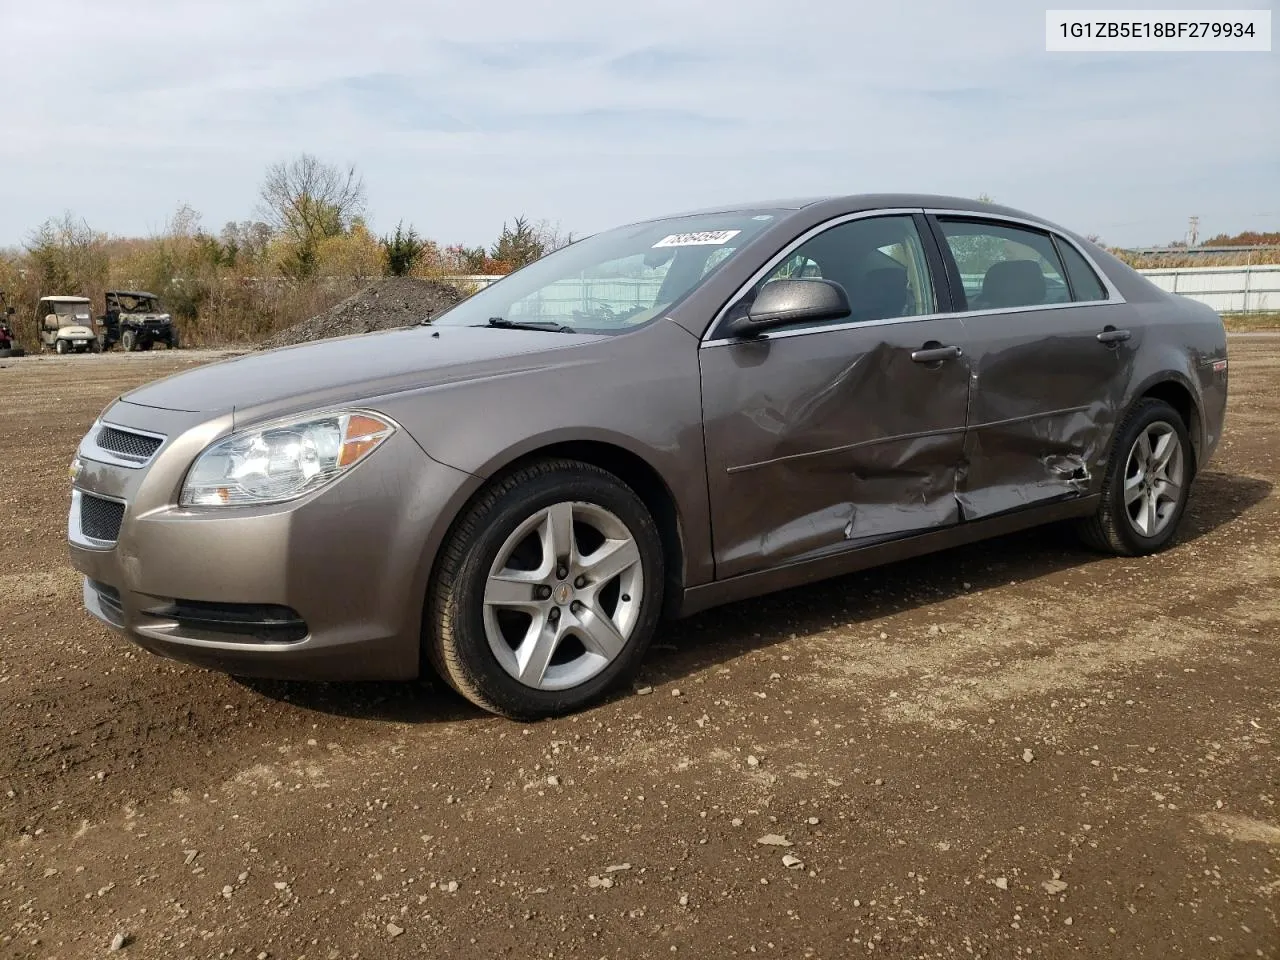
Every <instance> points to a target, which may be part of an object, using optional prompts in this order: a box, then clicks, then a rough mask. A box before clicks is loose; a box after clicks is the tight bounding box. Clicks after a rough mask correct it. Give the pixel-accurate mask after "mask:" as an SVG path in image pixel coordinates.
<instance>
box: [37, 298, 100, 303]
mask: <svg viewBox="0 0 1280 960" xmlns="http://www.w3.org/2000/svg"><path fill="white" fill-rule="evenodd" d="M46 300H47V301H48V302H50V303H93V301H92V300H90V299H89V298H88V297H41V298H40V301H41V302H42V303H43V302H44V301H46Z"/></svg>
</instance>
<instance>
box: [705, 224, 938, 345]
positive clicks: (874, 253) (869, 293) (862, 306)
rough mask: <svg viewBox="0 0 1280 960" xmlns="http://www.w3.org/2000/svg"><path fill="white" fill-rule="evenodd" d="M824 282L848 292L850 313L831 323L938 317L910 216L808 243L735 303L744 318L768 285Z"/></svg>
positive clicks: (828, 233)
mask: <svg viewBox="0 0 1280 960" xmlns="http://www.w3.org/2000/svg"><path fill="white" fill-rule="evenodd" d="M808 278H821V279H824V280H831V281H834V282H835V283H838V284H840V286H841V287H843V288H844V291H845V294H846V295H847V296H848V297H849V306H850V308H851V310H852V312H851V313H850V315H849V316H848V317H844V318H841V319H839V320H833V321H831V322H832V323H866V322H869V321H872V320H885V319H890V318H893V317H913V316H921V315H924V314H929V313H934V312H936V310H937V299H936V297H935V294H934V287H933V278H932V276H931V274H930V271H929V262H928V259H927V258H926V256H925V252H924V245H923V244H922V243H921V241H920V234H919V232H918V231H917V229H916V224H915V220H914V219H913V218H912V217H910V216H888V217H865V218H860V219H857V220H850V221H848V222H846V223H841V224H838V225H836V226H834V227H831V228H830V229H829V230H825V231H823V232H822V233H820V234H818V235H817V236H815V237H812V238H811V239H809V240H807V241H805V242H804V243H803V244H801V245H800V246H799V247H797V248H796V249H795V250H794V251H792V252H791V254H790V255H788V256H787V257H785V258H784V259H783V260H782V261H781V262H780V263H778V264H777V265H776V266H775V267H774V268H773V269H772V270H770V271H769V273H768V274H767V275H766V276H765V277H764V279H763V280H761V281H760V282H759V283H758V284H756V286H755V287H754V288H752V290H751V291H750V292H749V293H747V294H746V295H745V296H744V297H743V298H742V299H741V300H739V301H738V302H737V303H736V304H734V307H733V309H732V310H731V311H730V316H736V315H739V314H741V313H746V312H747V311H748V310H749V309H750V307H751V303H752V302H754V300H755V297H756V295H757V294H758V293H759V292H760V290H761V289H762V288H763V287H764V285H765V284H767V283H771V282H772V281H774V280H784V279H790V280H798V279H808Z"/></svg>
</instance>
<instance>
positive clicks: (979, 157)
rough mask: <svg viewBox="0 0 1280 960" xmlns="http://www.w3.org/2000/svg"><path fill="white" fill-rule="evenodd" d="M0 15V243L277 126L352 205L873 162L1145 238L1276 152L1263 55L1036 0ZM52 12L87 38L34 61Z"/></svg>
mask: <svg viewBox="0 0 1280 960" xmlns="http://www.w3.org/2000/svg"><path fill="white" fill-rule="evenodd" d="M1208 2H1211V0H1201V6H1204V5H1206V3H1208ZM1220 5H1222V6H1224V7H1225V6H1227V5H1229V4H1220ZM5 18H6V24H5V26H6V31H5V32H6V57H7V60H6V69H5V76H4V80H3V83H4V85H5V86H4V96H3V98H0V100H2V101H3V102H2V104H0V120H2V122H3V123H4V131H3V135H0V168H3V173H4V175H3V176H2V177H0V245H4V244H7V243H13V242H15V241H19V240H21V239H22V238H23V237H24V236H25V235H26V234H27V233H28V232H29V231H30V229H31V228H32V227H34V226H35V225H36V224H38V223H39V222H40V221H41V220H43V219H44V218H46V217H48V216H50V215H53V214H57V213H59V212H61V211H62V210H64V209H67V208H71V209H73V210H75V211H76V212H77V213H79V214H81V215H83V216H85V217H86V218H87V219H88V220H89V221H90V223H92V224H93V225H94V226H96V227H98V228H99V229H105V230H109V231H112V232H116V233H133V232H140V231H145V230H146V229H148V227H149V226H150V225H154V224H159V223H163V222H164V220H165V218H166V217H167V216H168V215H169V214H170V213H171V212H172V210H173V208H174V207H175V206H176V205H177V204H178V203H183V202H185V203H190V204H191V205H193V206H194V207H196V208H197V209H199V210H201V211H202V212H203V213H204V215H205V222H206V223H207V224H209V225H211V226H213V227H215V228H216V227H217V226H218V225H220V224H221V223H222V222H224V221H226V220H231V219H242V218H243V217H245V216H248V215H249V214H250V213H251V212H252V209H253V207H254V204H255V198H256V194H257V188H258V184H259V181H260V178H261V176H262V173H263V171H264V170H265V168H266V166H267V165H268V164H270V163H272V162H274V161H277V160H280V159H287V158H289V157H291V156H294V155H296V154H298V153H301V152H303V151H307V152H311V153H315V154H317V155H319V156H321V157H324V158H327V159H331V160H333V161H336V162H342V163H347V162H350V163H354V164H356V165H357V166H358V167H359V168H360V170H361V171H362V172H363V174H364V176H365V180H366V182H367V184H368V187H369V193H370V215H371V218H372V221H373V224H374V226H375V228H378V229H387V228H389V227H390V226H393V225H394V224H395V223H396V222H397V221H399V220H401V219H402V218H403V219H404V221H405V222H407V223H410V222H411V223H413V224H415V226H417V227H418V229H419V230H421V231H423V232H424V233H426V234H428V235H430V236H433V237H437V238H439V239H441V240H445V241H452V240H461V241H465V242H470V243H474V242H481V241H486V240H489V239H491V238H492V237H493V235H495V234H496V233H497V231H498V229H499V227H500V226H501V223H502V221H503V220H504V219H510V217H512V216H514V215H515V214H517V213H525V214H528V215H530V216H533V217H536V218H541V217H548V218H550V219H553V220H559V221H560V222H561V224H562V225H563V227H564V228H565V229H572V230H574V231H575V232H583V231H591V230H596V229H600V228H602V227H606V226H609V225H610V224H612V223H615V222H618V221H622V220H628V219H636V218H642V217H648V216H652V215H655V214H659V213H662V212H664V211H668V210H674V209H686V208H696V207H705V206H709V205H713V204H717V203H723V202H734V201H739V200H742V199H752V198H768V197H770V196H785V195H796V194H800V195H808V194H820V193H854V192H864V191H881V190H886V191H887V190H919V191H922V192H925V191H928V192H939V193H958V194H961V195H968V196H974V195H976V194H978V193H980V192H986V193H989V194H991V195H993V196H995V197H996V198H997V199H998V200H999V201H1001V202H1004V203H1008V204H1011V205H1014V206H1021V207H1024V208H1026V209H1029V210H1032V211H1035V212H1036V213H1040V214H1043V215H1045V216H1048V217H1051V218H1054V219H1057V220H1059V221H1061V222H1063V223H1066V224H1067V225H1069V226H1072V227H1074V228H1076V229H1079V230H1081V231H1082V232H1099V233H1101V234H1102V235H1103V236H1104V237H1106V238H1107V239H1108V240H1112V241H1115V242H1157V241H1162V240H1167V239H1169V238H1170V237H1173V236H1178V235H1180V234H1181V233H1182V231H1183V229H1184V226H1185V220H1186V217H1187V215H1189V214H1192V213H1195V214H1198V215H1200V216H1201V232H1202V233H1205V232H1209V233H1214V232H1218V231H1219V230H1229V231H1234V230H1239V229H1246V228H1255V229H1256V228H1258V227H1259V226H1261V225H1262V224H1260V223H1259V221H1258V218H1257V217H1253V216H1251V214H1254V213H1260V212H1263V211H1266V210H1273V209H1274V208H1275V202H1274V199H1273V198H1274V197H1275V187H1276V184H1277V183H1278V182H1280V176H1278V175H1280V169H1278V167H1277V163H1276V159H1275V158H1276V157H1277V156H1280V125H1277V124H1275V123H1273V122H1267V121H1266V120H1265V116H1264V114H1263V113H1260V112H1259V106H1260V101H1259V100H1258V98H1257V97H1256V96H1239V95H1234V94H1232V93H1231V91H1253V92H1256V93H1258V94H1259V95H1260V94H1261V92H1262V91H1269V90H1275V89H1278V88H1280V61H1278V60H1277V58H1276V57H1275V56H1274V55H1267V54H1256V55H1233V54H1213V55H1180V56H1172V55H1163V54H1134V55H1126V56H1117V55H1114V54H1099V55H1090V56H1085V55H1068V54H1047V53H1045V51H1044V49H1043V48H1044V14H1043V9H1042V8H1037V7H1033V6H1028V5H1027V4H1025V3H1022V2H1014V0H985V2H981V3H979V2H978V0H970V2H955V0H903V2H900V3H896V4H891V5H889V4H886V5H880V6H874V7H866V6H865V5H857V4H836V3H832V2H830V0H793V2H792V3H790V4H788V5H786V6H785V7H778V6H777V5H776V3H773V2H771V0H769V2H766V0H737V2H732V0H705V2H700V3H696V4H690V3H688V2H687V0H649V2H647V3H645V4H643V5H607V4H598V3H588V2H586V0H561V2H560V3H558V4H557V5H556V7H555V12H554V15H551V14H548V13H547V10H546V8H545V7H543V6H541V5H531V4H519V3H516V2H515V0H493V2H492V3H490V4H489V5H488V6H486V7H485V8H484V13H483V15H482V16H481V15H477V14H476V12H475V10H474V9H473V8H464V7H462V6H457V7H454V6H449V5H424V4H422V3H420V2H419V0H383V2H382V3H380V4H378V5H377V6H376V7H374V8H367V9H366V8H363V7H358V6H357V5H354V4H352V3H350V2H347V0H273V2H271V3H261V2H260V0H253V2H250V0H222V2H220V3H218V4H201V5H198V6H197V5H194V4H180V3H172V2H169V0H115V2H113V3H111V4H101V3H100V2H97V0H49V2H46V3H41V4H23V5H16V4H10V5H9V6H8V7H7V8H6V13H5ZM68 23H75V24H76V25H77V30H78V32H79V33H80V34H81V35H83V36H87V37H92V38H93V39H92V42H91V43H87V44H84V45H81V46H80V47H79V48H78V49H77V50H76V52H75V54H74V57H73V58H72V60H73V62H74V69H66V70H59V71H49V70H48V69H46V65H45V64H44V63H43V61H42V59H41V57H40V51H42V50H46V49H48V47H49V45H50V44H56V43H59V42H65V39H66V36H67V34H66V25H67V24H68ZM1224 131H1231V132H1232V134H1231V135H1229V136H1228V135H1224ZM1260 205H1261V206H1260Z"/></svg>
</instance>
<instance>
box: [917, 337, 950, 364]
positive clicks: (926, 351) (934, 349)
mask: <svg viewBox="0 0 1280 960" xmlns="http://www.w3.org/2000/svg"><path fill="white" fill-rule="evenodd" d="M960 356H961V351H960V348H959V347H944V346H943V345H942V344H940V343H934V342H930V343H926V344H925V345H924V346H923V347H921V348H920V349H919V350H912V351H911V359H912V360H914V361H915V362H916V363H941V362H942V361H943V360H958V359H959V358H960Z"/></svg>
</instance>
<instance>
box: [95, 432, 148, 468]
mask: <svg viewBox="0 0 1280 960" xmlns="http://www.w3.org/2000/svg"><path fill="white" fill-rule="evenodd" d="M95 441H96V442H97V444H98V446H100V447H101V448H102V449H103V450H110V451H111V452H112V453H114V454H117V455H119V456H121V457H128V458H129V459H130V460H140V461H146V460H150V459H151V457H152V456H153V455H154V454H155V452H156V451H157V450H159V449H160V444H162V443H164V441H163V440H161V439H160V438H159V437H148V436H147V435H146V434H143V433H133V432H132V431H129V430H120V429H117V428H116V427H107V426H104V427H102V428H101V429H100V430H99V431H98V436H97V437H96V438H95Z"/></svg>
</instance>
